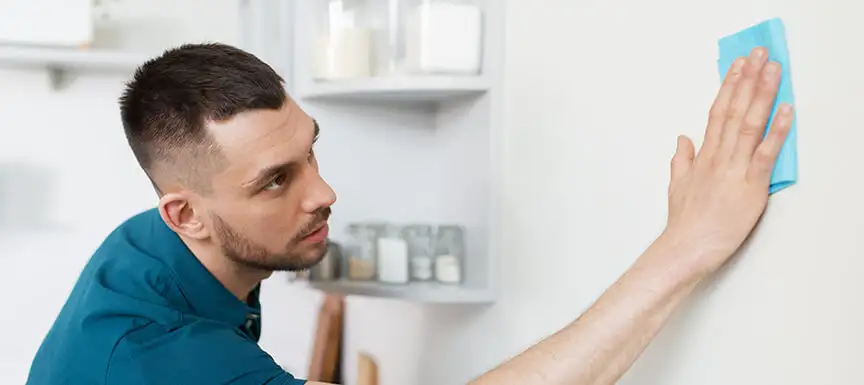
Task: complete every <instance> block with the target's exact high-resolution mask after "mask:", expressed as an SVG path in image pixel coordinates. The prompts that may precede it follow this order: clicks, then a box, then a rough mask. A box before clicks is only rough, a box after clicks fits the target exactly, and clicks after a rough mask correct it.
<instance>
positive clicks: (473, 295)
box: [309, 280, 495, 304]
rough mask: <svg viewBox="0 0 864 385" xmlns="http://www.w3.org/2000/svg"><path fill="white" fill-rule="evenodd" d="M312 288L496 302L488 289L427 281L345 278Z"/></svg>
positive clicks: (411, 298) (393, 296)
mask: <svg viewBox="0 0 864 385" xmlns="http://www.w3.org/2000/svg"><path fill="white" fill-rule="evenodd" d="M309 287H310V288H313V289H317V290H321V291H324V292H327V293H333V294H341V295H357V296H365V297H377V298H391V299H400V300H409V301H412V302H424V303H438V304H460V303H462V304H491V303H493V302H494V301H495V295H494V294H493V293H492V292H490V291H489V290H487V289H479V288H470V287H465V286H458V285H442V284H436V283H424V282H411V283H410V284H407V285H405V284H403V285H400V284H387V283H380V282H359V281H345V280H339V281H309Z"/></svg>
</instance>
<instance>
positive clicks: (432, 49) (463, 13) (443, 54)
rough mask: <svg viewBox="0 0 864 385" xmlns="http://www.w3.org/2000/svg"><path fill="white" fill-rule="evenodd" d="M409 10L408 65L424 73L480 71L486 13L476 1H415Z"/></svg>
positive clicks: (407, 34)
mask: <svg viewBox="0 0 864 385" xmlns="http://www.w3.org/2000/svg"><path fill="white" fill-rule="evenodd" d="M413 3H414V5H413V6H411V7H409V8H408V9H406V10H405V21H404V22H403V24H404V30H405V68H406V70H407V71H408V72H410V73H421V74H457V75H458V74H465V75H474V74H478V73H479V72H480V69H481V65H482V51H483V44H482V39H483V33H482V30H483V14H482V10H481V8H480V6H478V5H476V4H474V3H473V2H472V1H457V0H419V1H417V0H415V1H414V2H413Z"/></svg>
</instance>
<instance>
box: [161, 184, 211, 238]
mask: <svg viewBox="0 0 864 385" xmlns="http://www.w3.org/2000/svg"><path fill="white" fill-rule="evenodd" d="M189 198H190V197H189V196H188V193H186V192H175V193H168V194H165V195H162V198H160V199H159V215H161V216H162V220H163V221H165V224H166V225H168V227H170V228H171V230H174V232H176V233H177V234H178V235H182V236H185V237H188V238H192V239H199V240H200V239H204V238H207V237H209V236H210V232H209V230H208V228H207V226H206V225H205V223H204V221H203V218H202V216H201V213H199V212H197V211H196V210H195V208H194V207H192V204H191V202H190V199H189Z"/></svg>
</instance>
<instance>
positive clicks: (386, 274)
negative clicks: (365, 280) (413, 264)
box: [378, 225, 409, 283]
mask: <svg viewBox="0 0 864 385" xmlns="http://www.w3.org/2000/svg"><path fill="white" fill-rule="evenodd" d="M408 276H409V275H408V243H407V242H405V239H404V238H403V237H402V232H401V229H400V228H399V226H396V225H388V226H387V227H386V229H385V231H384V233H383V234H382V235H381V236H379V237H378V281H380V282H385V283H408Z"/></svg>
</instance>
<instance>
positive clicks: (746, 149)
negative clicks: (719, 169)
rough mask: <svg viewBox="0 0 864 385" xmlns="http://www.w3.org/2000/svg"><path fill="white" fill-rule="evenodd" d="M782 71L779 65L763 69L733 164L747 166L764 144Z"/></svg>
mask: <svg viewBox="0 0 864 385" xmlns="http://www.w3.org/2000/svg"><path fill="white" fill-rule="evenodd" d="M780 71H781V68H780V64H779V63H773V62H772V63H767V64H765V67H763V68H762V73H761V74H760V76H759V80H758V82H759V84H758V86H757V89H756V95H755V96H754V98H753V103H752V104H750V109H748V110H747V113H746V114H745V115H744V120H743V121H742V122H741V128H740V132H739V135H738V143H737V144H736V148H735V152H734V154H733V155H732V159H733V162H740V164H742V165H745V166H746V165H747V164H749V163H750V159H751V157H752V156H753V151H755V150H756V146H758V145H759V143H761V142H762V138H763V137H764V136H765V128H766V126H767V125H768V120H769V118H770V117H771V111H772V110H773V109H774V102H775V100H776V97H777V88H778V87H779V86H780Z"/></svg>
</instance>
